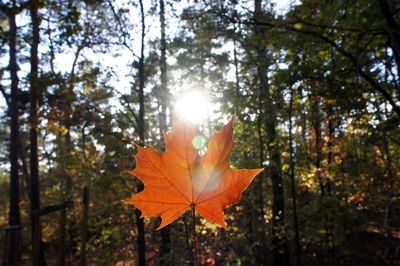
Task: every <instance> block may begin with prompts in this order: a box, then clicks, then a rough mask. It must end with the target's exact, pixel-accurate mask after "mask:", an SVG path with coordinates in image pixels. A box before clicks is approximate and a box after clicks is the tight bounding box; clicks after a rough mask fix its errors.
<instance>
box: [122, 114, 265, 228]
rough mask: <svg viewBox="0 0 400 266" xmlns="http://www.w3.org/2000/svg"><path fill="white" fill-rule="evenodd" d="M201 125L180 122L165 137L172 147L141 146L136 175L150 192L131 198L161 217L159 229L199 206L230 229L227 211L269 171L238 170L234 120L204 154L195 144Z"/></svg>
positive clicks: (146, 212) (144, 210)
mask: <svg viewBox="0 0 400 266" xmlns="http://www.w3.org/2000/svg"><path fill="white" fill-rule="evenodd" d="M200 135H201V133H200V131H199V129H198V127H197V125H195V124H191V123H189V122H177V123H175V124H174V126H173V129H172V131H171V132H169V133H166V134H165V145H166V149H165V152H164V153H160V152H159V151H157V150H156V149H154V148H152V147H140V146H138V152H137V154H136V155H135V160H136V167H135V169H134V170H132V171H130V173H131V174H132V175H134V176H136V177H137V178H139V179H140V180H141V181H142V182H143V183H144V186H145V187H144V190H143V191H141V192H140V193H138V194H136V195H134V196H133V197H131V198H129V199H127V200H125V202H127V203H129V204H132V205H134V206H135V207H137V208H138V209H140V210H141V212H142V216H161V219H162V222H161V224H160V226H159V227H158V229H160V228H162V227H164V226H166V225H168V224H170V223H172V222H173V221H175V220H176V219H177V218H179V217H180V216H181V215H182V214H184V213H185V212H186V211H188V210H189V209H191V208H194V209H195V210H196V211H197V212H198V213H199V214H201V215H202V216H203V217H205V218H206V219H208V220H209V221H210V222H213V223H216V224H219V225H221V226H223V227H226V223H225V221H224V208H226V207H228V206H230V205H232V204H234V203H236V202H238V201H239V200H240V196H241V193H242V192H243V191H244V189H245V188H246V187H247V186H248V185H249V184H250V182H251V181H252V180H253V178H254V177H255V176H256V175H257V174H258V173H260V172H261V171H262V170H263V168H258V169H240V170H233V169H232V168H231V165H230V162H229V156H230V154H231V152H232V150H233V148H234V146H235V143H236V142H235V141H234V140H233V138H232V135H233V119H232V120H231V121H230V122H229V123H228V124H227V125H225V126H224V127H223V128H222V129H221V130H220V131H219V132H216V133H215V134H214V135H213V137H212V138H211V140H210V142H209V144H208V147H207V149H206V152H205V154H204V155H202V156H200V155H199V150H198V148H196V147H195V146H197V145H195V143H194V142H195V140H196V138H198V137H199V136H200Z"/></svg>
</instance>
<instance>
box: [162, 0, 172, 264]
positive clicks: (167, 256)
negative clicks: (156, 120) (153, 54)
mask: <svg viewBox="0 0 400 266" xmlns="http://www.w3.org/2000/svg"><path fill="white" fill-rule="evenodd" d="M160 27H161V40H160V42H161V60H160V70H161V88H160V92H159V93H160V94H159V103H160V107H161V110H160V131H161V132H160V133H161V134H160V135H162V132H163V131H165V130H167V95H168V89H167V56H166V54H167V42H166V39H165V9H164V0H160ZM160 264H161V265H171V264H173V263H172V254H171V227H170V225H168V226H166V227H164V228H162V229H161V246H160Z"/></svg>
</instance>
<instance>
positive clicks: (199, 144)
mask: <svg viewBox="0 0 400 266" xmlns="http://www.w3.org/2000/svg"><path fill="white" fill-rule="evenodd" d="M206 140H207V139H206V138H205V137H203V136H196V137H194V138H193V140H192V144H193V147H195V148H196V149H198V150H202V149H203V148H204V147H205V146H206Z"/></svg>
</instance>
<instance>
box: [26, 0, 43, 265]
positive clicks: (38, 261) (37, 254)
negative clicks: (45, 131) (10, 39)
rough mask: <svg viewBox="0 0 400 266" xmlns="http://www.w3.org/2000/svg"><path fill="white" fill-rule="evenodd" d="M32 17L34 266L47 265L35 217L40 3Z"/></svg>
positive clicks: (33, 8)
mask: <svg viewBox="0 0 400 266" xmlns="http://www.w3.org/2000/svg"><path fill="white" fill-rule="evenodd" d="M30 15H31V20H32V45H31V58H30V63H31V73H30V76H29V78H30V80H29V81H30V105H31V106H30V117H29V124H30V130H29V133H30V145H29V147H30V164H29V165H30V182H29V188H30V199H31V206H30V207H31V230H32V232H31V233H32V236H31V237H32V253H33V257H32V260H33V265H45V264H46V263H45V260H44V255H43V250H42V247H41V229H40V218H39V215H34V214H33V212H34V211H35V210H39V209H40V189H39V160H38V137H37V131H38V106H39V100H38V93H39V91H40V88H39V86H38V84H39V83H38V65H39V63H38V46H39V42H40V35H39V34H40V33H39V25H40V19H39V16H38V2H37V0H32V1H31V2H30Z"/></svg>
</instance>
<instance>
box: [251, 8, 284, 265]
mask: <svg viewBox="0 0 400 266" xmlns="http://www.w3.org/2000/svg"><path fill="white" fill-rule="evenodd" d="M261 1H262V0H255V2H254V18H255V20H256V21H261V20H262V8H261ZM255 34H256V38H257V43H256V49H257V57H258V58H259V60H260V61H259V63H258V64H257V74H258V78H259V86H260V97H262V99H263V110H264V127H265V128H264V130H265V132H266V144H267V151H268V154H269V158H270V164H269V166H268V168H269V171H270V172H269V173H270V175H271V181H272V193H273V202H272V217H273V218H272V265H277V266H278V265H279V266H285V265H290V260H289V250H288V245H287V240H286V232H285V199H284V191H283V179H282V173H281V162H280V149H279V145H278V138H277V134H276V123H277V122H276V113H275V109H276V108H275V106H274V104H273V100H272V95H271V93H270V88H269V80H268V76H267V73H268V61H267V60H268V55H267V51H266V49H265V45H264V43H263V42H262V40H263V39H264V38H265V32H264V28H263V27H262V26H260V25H256V26H255Z"/></svg>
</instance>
